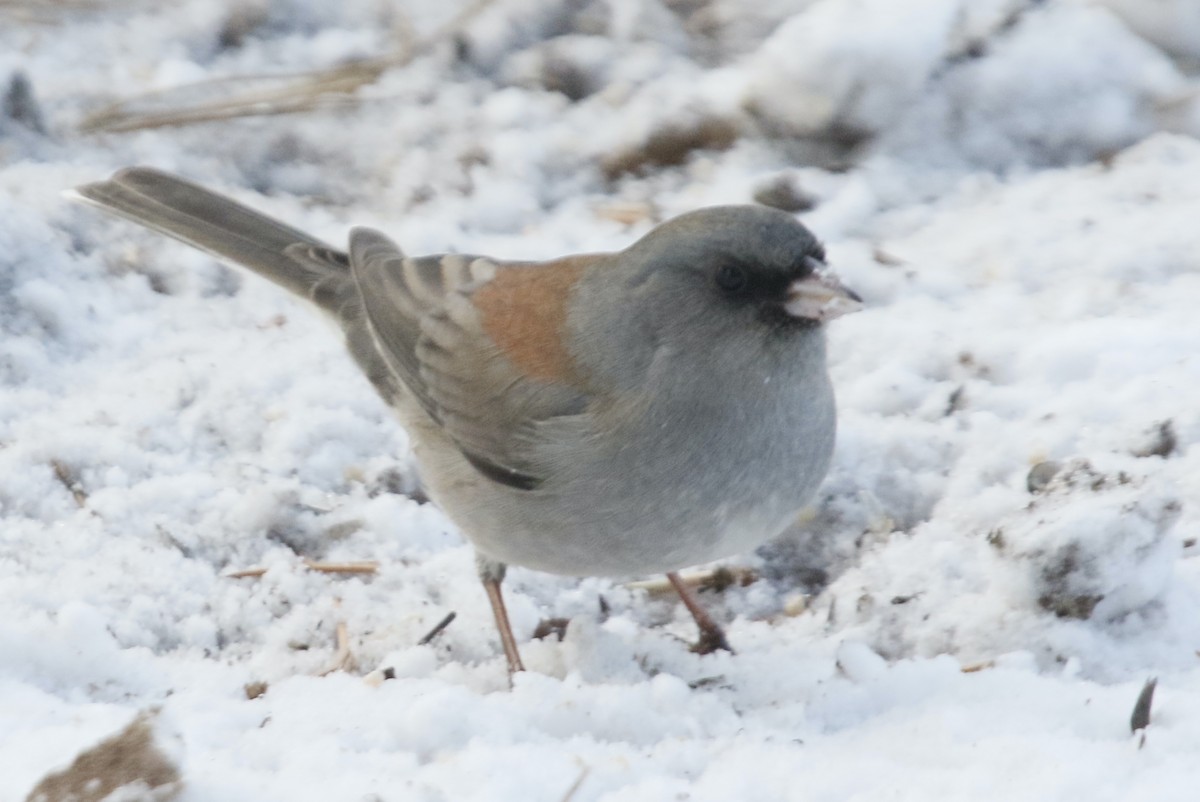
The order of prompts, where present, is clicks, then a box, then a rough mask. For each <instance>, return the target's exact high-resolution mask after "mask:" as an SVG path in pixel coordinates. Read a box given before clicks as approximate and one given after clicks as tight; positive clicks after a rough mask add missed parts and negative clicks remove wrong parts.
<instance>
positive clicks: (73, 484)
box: [50, 459, 88, 507]
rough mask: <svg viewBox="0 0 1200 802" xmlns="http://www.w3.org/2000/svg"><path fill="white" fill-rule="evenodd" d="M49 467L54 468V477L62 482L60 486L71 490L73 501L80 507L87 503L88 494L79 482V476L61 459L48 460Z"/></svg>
mask: <svg viewBox="0 0 1200 802" xmlns="http://www.w3.org/2000/svg"><path fill="white" fill-rule="evenodd" d="M50 467H51V468H53V469H54V478H55V479H57V480H58V481H59V482H61V483H62V486H63V487H65V488H66V489H67V490H70V491H71V497H72V498H74V499H75V503H76V504H78V505H79V506H80V507H84V506H86V505H87V500H88V496H87V493H86V492H84V489H83V485H81V484H80V483H79V478H78V477H77V476H75V472H74V471H72V470H71V468H70V466H68V465H67V464H66V463H65V462H63V461H62V460H57V459H52V460H50Z"/></svg>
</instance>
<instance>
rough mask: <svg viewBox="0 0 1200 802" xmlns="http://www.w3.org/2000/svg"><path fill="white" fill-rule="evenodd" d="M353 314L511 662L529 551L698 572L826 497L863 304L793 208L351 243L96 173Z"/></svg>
mask: <svg viewBox="0 0 1200 802" xmlns="http://www.w3.org/2000/svg"><path fill="white" fill-rule="evenodd" d="M78 196H79V197H81V198H82V199H84V200H86V201H88V202H91V203H93V204H95V205H97V206H100V207H101V208H104V209H106V210H108V211H110V212H114V213H116V214H119V215H122V216H124V217H127V218H129V219H130V220H133V221H135V222H137V223H140V224H142V225H144V226H147V227H149V228H152V229H155V230H157V231H160V232H162V233H164V234H168V235H170V236H172V237H175V238H177V239H180V240H182V241H183V242H186V243H188V244H190V245H193V246H195V247H197V248H201V249H203V250H205V251H208V252H209V253H212V254H214V255H216V256H218V257H220V258H222V259H226V260H229V261H231V262H234V263H237V264H239V265H243V266H245V267H248V268H250V269H251V270H253V271H255V272H256V273H259V274H261V275H263V276H265V277H266V278H268V279H270V280H272V281H274V282H276V283H277V284H281V285H282V286H284V287H286V288H287V289H289V290H291V291H292V292H295V293H297V294H298V295H301V296H304V297H305V298H308V299H309V300H311V301H313V302H315V303H316V304H317V306H319V307H320V308H321V309H323V310H325V311H326V312H328V313H329V314H331V315H333V316H334V318H336V319H337V321H338V322H339V324H340V325H341V327H342V329H343V330H344V331H345V334H346V342H347V345H348V347H349V349H350V353H351V355H352V356H353V357H354V359H355V361H356V362H357V363H358V365H359V367H360V368H362V370H363V371H364V372H365V373H366V374H367V376H368V377H369V378H370V379H371V382H372V383H373V384H374V385H375V388H376V389H377V390H378V391H379V393H380V394H381V395H382V396H383V397H384V399H386V401H387V402H388V403H389V404H390V405H391V406H392V407H393V408H394V409H395V410H396V412H397V413H398V414H399V416H400V420H401V421H402V422H403V424H404V426H405V427H406V428H407V429H408V431H409V433H410V435H411V437H412V442H413V444H414V452H415V455H416V458H417V461H418V463H419V465H420V467H421V472H422V478H423V481H424V482H425V484H426V487H427V489H428V492H429V495H430V497H431V498H432V499H433V500H434V501H435V502H436V503H437V504H438V505H439V506H440V507H441V508H442V509H443V510H444V511H445V512H446V513H447V514H448V515H449V516H450V518H451V519H453V520H454V522H455V523H456V524H458V526H459V527H461V529H462V531H463V533H464V534H465V535H466V536H467V537H468V538H469V539H470V540H471V542H472V543H473V544H474V545H475V549H476V553H477V555H478V565H479V574H480V577H481V578H482V580H483V583H484V586H485V588H486V590H487V593H488V598H489V600H490V601H491V604H492V607H493V610H494V612H495V615H496V622H497V626H498V627H499V630H500V635H501V641H502V643H503V646H504V652H505V656H506V657H507V659H508V664H509V668H510V670H513V671H517V670H520V669H521V668H522V666H521V661H520V656H519V654H518V652H517V646H516V641H515V640H514V638H513V635H512V632H511V630H510V628H509V625H508V618H507V615H506V613H505V610H504V602H503V599H502V597H501V594H500V582H501V580H502V579H503V577H504V569H505V565H506V564H509V563H512V564H515V565H522V566H527V567H529V568H534V569H538V570H541V571H549V572H552V573H558V574H569V575H580V576H583V575H591V576H594V575H629V574H645V573H652V572H667V576H668V578H670V580H671V582H672V583H673V584H674V585H675V587H676V589H677V590H679V591H680V593H681V594H682V595H683V596H684V601H685V603H687V605H688V608H689V610H691V611H692V613H693V615H694V616H695V617H696V619H697V623H698V624H699V625H700V627H701V631H702V643H703V644H704V645H705V646H707V647H708V648H710V649H711V648H715V647H724V648H728V646H727V645H726V644H725V640H724V636H723V634H722V633H721V631H720V629H719V627H717V626H716V624H715V623H713V622H712V620H711V619H710V618H708V616H707V615H705V613H704V611H703V609H702V608H701V607H700V606H699V605H697V604H696V601H695V599H694V598H692V597H691V596H690V595H689V594H688V591H687V589H686V588H685V587H684V586H683V585H682V583H680V582H679V579H678V576H677V575H676V574H675V573H674V572H675V571H677V570H678V569H680V568H683V567H685V566H689V565H695V564H697V563H704V562H709V561H711V560H715V559H718V558H721V557H725V556H728V555H731V554H735V553H738V552H743V551H747V550H749V549H753V548H755V547H756V546H758V545H759V544H761V543H763V542H764V541H766V540H768V539H769V538H771V537H773V536H775V535H777V534H779V533H780V532H781V531H783V529H784V528H785V527H786V526H787V525H788V524H789V523H790V522H791V521H792V520H793V519H794V518H795V516H796V514H797V512H798V511H799V510H800V509H801V508H802V507H803V506H804V505H805V504H806V503H807V502H808V500H809V499H810V498H811V496H812V495H813V493H814V491H815V490H816V488H817V485H818V483H819V482H820V481H821V479H822V478H823V477H824V475H825V471H826V469H827V468H828V465H829V459H830V454H831V452H832V450H833V442H834V429H835V411H834V400H833V390H832V387H831V385H830V382H829V376H828V373H827V371H826V367H825V334H824V331H823V328H824V327H823V325H822V324H823V323H824V322H825V321H827V320H829V319H831V318H834V317H837V316H839V315H842V314H845V313H847V312H852V311H854V310H856V309H857V308H858V307H859V306H860V299H859V298H858V297H857V296H856V295H855V294H854V293H853V292H850V291H849V290H847V289H846V288H845V287H843V286H842V285H841V284H839V283H838V281H837V280H836V279H835V278H834V277H833V275H832V274H831V273H829V272H828V271H827V270H826V267H825V263H824V262H825V254H824V251H823V249H822V247H821V245H820V243H818V242H817V240H816V239H815V238H814V237H813V235H812V234H811V233H809V231H808V230H807V229H806V228H804V226H802V225H801V224H800V223H798V222H797V221H796V220H795V219H794V218H793V217H792V216H790V215H788V214H785V213H783V212H780V211H776V210H772V209H768V208H765V207H756V206H720V207H713V208H708V209H701V210H699V211H696V212H691V213H689V214H685V215H682V216H680V217H677V218H675V219H673V220H670V221H668V222H666V223H663V224H662V225H660V226H658V227H657V228H655V229H654V230H653V231H651V232H650V233H649V234H647V235H645V236H644V237H642V238H641V239H640V240H638V241H637V242H635V243H634V244H633V245H631V246H629V247H628V248H626V249H625V250H623V251H620V252H618V253H600V254H588V255H582V256H567V257H563V258H561V259H555V260H552V261H549V262H512V261H501V260H497V259H491V258H488V257H478V256H463V255H458V254H450V255H444V256H424V257H406V256H405V255H404V254H403V253H402V252H401V251H400V249H399V248H398V247H396V245H394V244H393V243H392V242H391V241H390V240H388V239H387V237H385V236H384V235H382V234H380V233H379V232H377V231H373V230H371V229H366V228H356V229H354V230H353V231H352V232H351V234H350V248H349V252H348V253H347V252H344V251H341V250H338V249H336V248H332V247H330V246H328V245H326V244H325V243H323V242H320V241H319V240H316V239H314V238H313V237H311V236H309V235H307V234H305V233H304V232H302V231H298V230H296V229H294V228H291V227H289V226H286V225H284V224H283V223H280V222H277V221H275V220H272V219H270V218H268V217H265V216H263V215H261V214H259V213H257V212H254V211H252V210H250V209H248V208H246V207H244V206H242V205H241V204H238V203H236V202H234V201H232V200H230V199H229V198H226V197H223V196H221V195H217V194H214V193H212V192H209V191H208V190H205V189H203V188H201V187H199V186H196V185H195V184H192V183H190V182H188V181H185V180H183V179H181V178H177V177H175V176H173V175H169V174H167V173H163V172H159V171H157V170H153V169H149V168H143V167H135V168H131V169H127V170H122V171H121V172H119V173H117V174H116V175H114V176H113V177H112V178H111V179H110V180H108V181H101V182H98V183H94V184H88V185H86V186H83V187H80V188H79V189H78Z"/></svg>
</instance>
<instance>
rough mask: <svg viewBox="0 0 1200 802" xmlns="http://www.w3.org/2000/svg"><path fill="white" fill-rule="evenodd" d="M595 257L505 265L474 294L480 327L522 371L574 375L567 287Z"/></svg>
mask: <svg viewBox="0 0 1200 802" xmlns="http://www.w3.org/2000/svg"><path fill="white" fill-rule="evenodd" d="M595 258H596V257H594V256H590V255H588V256H569V257H566V258H563V259H558V260H555V261H553V262H548V263H546V264H534V265H528V266H520V267H505V268H502V269H501V270H500V271H499V272H497V273H496V277H495V278H493V279H492V280H491V281H489V282H488V283H487V284H484V285H483V286H482V287H480V288H479V289H478V290H476V292H475V294H474V296H473V297H472V299H471V300H472V302H473V303H474V305H475V308H476V309H478V310H479V317H480V322H481V324H482V325H483V330H484V332H485V333H486V334H487V335H488V336H489V337H491V339H492V341H493V342H494V343H496V345H497V346H499V348H500V350H501V351H503V352H504V355H505V356H507V357H508V358H509V359H511V360H512V361H513V364H515V365H516V366H517V367H518V368H519V369H520V370H521V371H522V372H523V373H525V374H526V375H527V376H530V377H532V378H536V379H541V380H543V381H550V382H554V381H557V382H563V381H570V380H571V379H572V378H573V377H574V376H575V370H574V365H573V364H572V361H571V355H570V354H569V353H568V351H567V344H566V320H567V303H568V301H569V300H570V298H571V290H572V288H573V287H574V286H575V283H576V282H577V281H579V278H580V276H581V275H583V271H584V269H585V268H586V267H587V266H588V265H589V264H591V263H592V262H593V261H594V260H595Z"/></svg>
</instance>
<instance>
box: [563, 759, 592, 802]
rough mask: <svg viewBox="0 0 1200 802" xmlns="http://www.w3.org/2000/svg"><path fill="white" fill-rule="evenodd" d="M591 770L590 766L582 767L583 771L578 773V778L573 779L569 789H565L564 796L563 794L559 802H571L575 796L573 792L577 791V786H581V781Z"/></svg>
mask: <svg viewBox="0 0 1200 802" xmlns="http://www.w3.org/2000/svg"><path fill="white" fill-rule="evenodd" d="M591 770H592V769H591V767H590V766H584V767H583V769H582V770H581V771H580V772H579V776H578V777H576V778H575V782H573V783H571V787H570V788H568V789H567V792H566V793H565V794H563V798H562V799H561V800H560V802H571V799H572V798H573V797H574V796H575V792H576V791H578V790H579V786H581V785H583V781H584V780H586V779H587V776H588V772H590V771H591Z"/></svg>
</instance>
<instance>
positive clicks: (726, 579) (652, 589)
mask: <svg viewBox="0 0 1200 802" xmlns="http://www.w3.org/2000/svg"><path fill="white" fill-rule="evenodd" d="M679 579H680V580H681V581H682V582H683V584H684V585H687V586H688V587H689V588H699V589H701V590H708V589H710V588H712V589H715V590H724V589H725V588H727V587H730V586H731V585H737V586H739V587H745V586H747V585H751V584H753V583H755V582H757V581H758V573H757V572H755V571H754V570H752V569H750V568H727V567H725V566H719V567H717V568H709V569H706V570H704V571H696V572H693V573H690V574H680V576H679ZM625 587H627V588H629V589H630V590H644V591H646V592H647V593H649V594H650V595H651V596H663V595H666V594H668V593H672V592H674V590H675V588H674V586H673V585H672V584H671V583H670V581H668V579H667V578H666V576H661V577H655V578H653V579H642V580H638V581H636V582H626V583H625Z"/></svg>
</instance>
